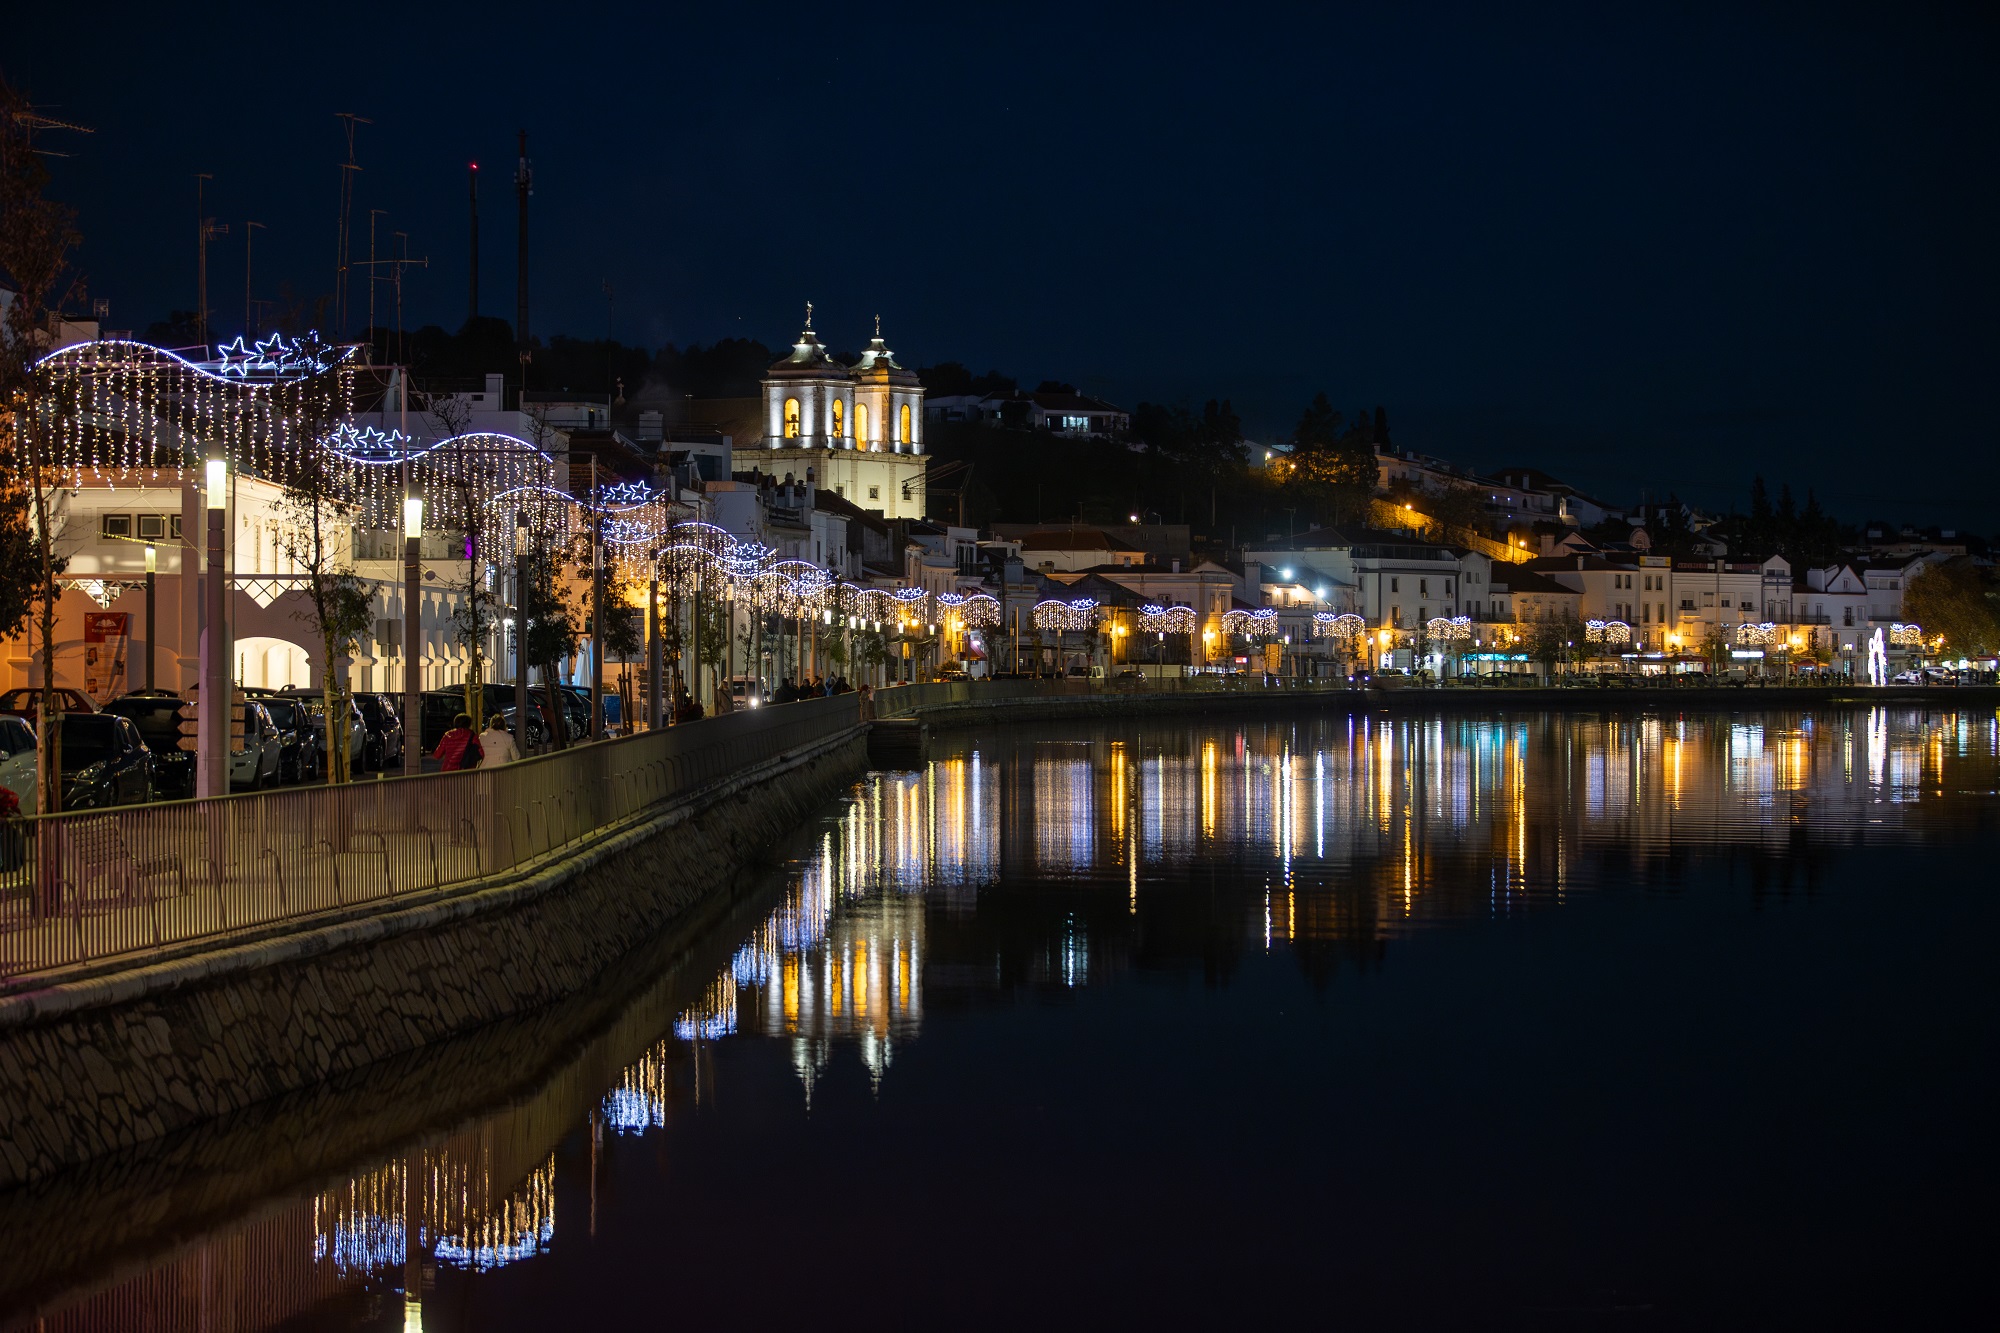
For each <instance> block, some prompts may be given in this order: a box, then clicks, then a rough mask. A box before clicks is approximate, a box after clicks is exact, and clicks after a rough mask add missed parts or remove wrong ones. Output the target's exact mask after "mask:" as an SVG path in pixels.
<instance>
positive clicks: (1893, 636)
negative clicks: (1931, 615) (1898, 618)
mask: <svg viewBox="0 0 2000 1333" xmlns="http://www.w3.org/2000/svg"><path fill="white" fill-rule="evenodd" d="M1889 642H1890V643H1891V644H1893V645H1895V646H1896V647H1898V648H1921V647H1923V643H1924V627H1923V626H1922V625H1904V624H1901V623H1898V622H1895V621H1891V622H1890V624H1889Z"/></svg>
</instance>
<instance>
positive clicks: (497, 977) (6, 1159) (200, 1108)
mask: <svg viewBox="0 0 2000 1333" xmlns="http://www.w3.org/2000/svg"><path fill="white" fill-rule="evenodd" d="M863 755H864V742H863V740H862V738H861V736H860V735H859V734H858V733H857V734H855V735H854V736H852V737H849V738H846V739H844V740H841V741H839V742H837V743H835V744H833V745H830V746H827V747H824V748H822V749H820V750H819V751H817V752H816V753H814V754H813V755H811V756H810V757H801V758H799V759H796V760H794V761H792V763H791V764H790V766H789V767H787V768H786V769H784V770H783V771H782V772H775V773H772V772H767V773H763V774H760V775H757V777H756V778H755V780H750V781H745V782H742V783H739V784H736V785H735V786H732V787H730V788H725V789H723V790H721V791H719V792H716V793H713V794H712V795H710V796H709V797H707V798H706V799H704V800H703V802H702V803H701V804H700V805H699V806H698V807H686V808H678V809H672V810H669V811H667V812H665V813H663V814H661V815H660V816H658V817H656V818H654V819H652V820H650V821H648V822H647V823H645V824H644V825H640V826H635V827H628V828H626V829H623V830H619V831H616V832H614V833H613V834H610V835H607V836H606V837H605V838H603V839H602V840H600V841H599V842H597V843H595V844H591V845H589V846H587V847H586V848H584V849H583V850H581V851H579V852H577V853H576V854H574V855H571V856H569V857H567V858H564V859H563V860H561V861H560V862H558V863H555V864H553V865H551V866H549V867H546V868H543V869H541V870H539V871H537V872H533V873H530V874H528V875H525V876H521V877H518V878H515V879H511V880H508V881H504V882H499V883H495V884H493V885H489V886H481V887H479V888H476V889H470V890H460V891H458V892H456V893H454V894H452V895H451V896H450V897H449V898H448V899H433V900H431V901H428V902H425V903H417V904H414V905H412V906H410V907H407V908H403V909H401V910H396V911H390V912H383V913H378V914H374V915H372V916H370V917H368V918H367V919H366V921H365V922H364V923H362V924H361V925H360V927H359V928H357V927H356V924H355V923H353V922H349V923H346V924H345V925H344V926H342V927H339V928H327V929H325V930H323V931H320V932H317V936H318V937H316V933H315V932H296V933H294V934H292V935H289V936H287V937H285V938H284V939H283V940H280V941H264V942H259V943H257V944H254V945H251V946H247V947H244V948H239V949H236V950H233V951H230V950H225V951H222V955H221V956H222V961H220V962H217V961H215V960H213V959H211V960H206V962H207V966H206V967H205V968H204V969H202V970H200V971H199V972H197V973H195V974H194V975H196V978H197V979H194V980H188V979H187V978H188V977H189V976H190V974H191V970H190V969H188V968H187V967H185V966H183V967H180V968H178V969H175V970H172V971H171V973H169V972H168V970H167V969H162V972H163V975H162V977H161V978H160V980H159V982H158V984H157V985H150V986H147V985H142V986H138V987H135V986H134V985H133V976H132V974H125V975H123V976H121V977H120V978H118V982H117V986H116V987H115V988H112V987H104V988H103V989H104V991H105V992H106V998H105V1000H104V1001H103V1002H102V1003H81V1004H75V1005H71V1006H70V1007H68V1008H67V1009H66V1010H64V1009H60V1008H57V1009H56V1011H54V1012H50V1008H51V1007H50V1006H44V1009H43V1011H42V1012H40V1013H37V1014H35V1015H34V1016H32V1017H30V1018H28V1019H27V1020H25V1021H15V1020H12V1019H10V1020H9V1021H7V1022H6V1023H5V1024H4V1025H0V1188H6V1187H9V1186H13V1185H18V1184H22V1183H25V1182H29V1181H34V1180H38V1179H42V1178H45V1177H48V1176H50V1175H52V1174H54V1173H55V1172H58V1171H60V1170H63V1169H64V1168H66V1167H69V1166H72V1165H74V1164H76V1163H80V1162H85V1161H89V1160H91V1159H93V1158H97V1157H101V1156H102V1155H104V1154H106V1153H110V1152H115V1151H117V1150H119V1149H122V1148H129V1147H132V1146H135V1145H138V1144H141V1143H146V1142H149V1141H153V1140H158V1139H162V1138H165V1137H167V1136H169V1135H172V1134H175V1133H176V1132H178V1131H181V1130H185V1129H188V1128H191V1127H194V1126H198V1125H201V1124H203V1123H204V1122H208V1121H211V1120H214V1119H216V1118H218V1117H226V1116H229V1115H232V1114H234V1113H238V1112H241V1111H243V1110H245V1109H246V1108H249V1107H252V1106H255V1105H257V1104H258V1103H260V1102H264V1101H266V1100H268V1099H271V1098H274V1097H278V1096H281V1095H283V1094H285V1093H289V1092H294V1091H297V1090H299V1089H302V1088H307V1087H310V1086H311V1085H313V1084H314V1083H317V1082H320V1081H322V1080H325V1079H328V1078H333V1077H336V1076H339V1075H342V1074H345V1073H348V1072H350V1071H354V1070H358V1069H362V1068H364V1067H366V1066H369V1065H371V1064H374V1063H376V1062H378V1061H381V1060H384V1059H388V1058H390V1057H392V1056H396V1055H399V1054H402V1053H404V1052H408V1051H411V1050H415V1049H417V1048H420V1047H422V1046H425V1045H426V1044H428V1043H433V1042H438V1041H442V1040H444V1039H446V1038H449V1037H451V1036H453V1035H455V1034H458V1033H463V1032H466V1031H469V1030H471V1029H474V1028H477V1027H478V1026H480V1025H482V1024H485V1023H490V1022H492V1021H494V1020H496V1019H500V1018H505V1017H508V1016H510V1015H516V1014H522V1013H528V1012H531V1011H533V1010H536V1009H539V1008H541V1007H543V1006H546V1005H548V1004H551V1003H553V1002H555V1001H557V1000H560V999H561V998H563V997H564V996H566V995H569V994H571V993H573V992H575V991H577V990H578V989H580V988H582V987H586V986H588V985H590V984H591V983H592V981H593V980H595V979H596V978H598V977H599V976H601V975H602V974H603V973H605V972H606V970H607V969H609V968H610V967H611V966H612V965H613V964H615V963H616V962H617V961H618V960H619V959H620V958H621V957H623V956H625V955H626V954H628V953H629V952H631V951H632V950H634V949H636V948H638V947H640V946H641V945H644V944H646V943H647V942H649V941H651V940H653V939H655V938H657V937H658V936H659V935H660V934H661V933H662V932H663V931H666V930H668V929H669V928H671V927H673V926H674V925H675V924H676V922H677V921H678V920H679V919H681V918H682V917H683V916H684V915H685V914H686V913H687V912H688V911H689V909H690V908H691V907H693V906H695V905H696V904H698V903H699V902H700V901H701V900H702V899H703V898H704V897H705V896H706V895H709V894H710V893H712V892H715V891H716V890H717V889H718V888H719V887H720V886H723V885H726V884H727V883H729V881H730V880H731V879H732V877H733V876H734V875H735V873H736V871H737V870H738V869H740V868H741V867H742V866H743V865H744V864H745V863H746V862H747V861H749V860H750V859H752V858H754V857H755V856H756V855H757V854H758V853H759V852H760V850H762V849H764V848H766V847H768V846H770V845H771V844H773V843H775V842H777V841H778V840H780V839H781V838H782V837H783V836H785V835H786V834H788V833H789V832H790V831H792V830H793V829H795V828H796V827H797V826H798V824H799V822H800V821H801V820H802V819H804V818H805V817H806V816H807V815H808V814H809V813H810V812H811V811H812V810H814V809H815V808H816V807H818V806H819V805H821V804H823V803H824V802H825V801H826V800H828V799H829V798H830V797H831V796H833V795H834V794H835V793H836V792H838V791H839V790H840V789H841V788H842V787H844V786H845V785H846V784H847V783H848V782H850V781H852V780H853V778H854V776H855V775H856V773H857V772H858V771H859V770H860V769H861V767H862V766H863ZM231 955H234V956H231ZM83 984H84V985H88V984H90V983H83ZM135 991H136V992H137V993H136V994H135V993H134V992H135Z"/></svg>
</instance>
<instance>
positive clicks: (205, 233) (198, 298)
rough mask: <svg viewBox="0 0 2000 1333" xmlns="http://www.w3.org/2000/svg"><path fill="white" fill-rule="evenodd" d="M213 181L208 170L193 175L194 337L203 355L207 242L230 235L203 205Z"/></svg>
mask: <svg viewBox="0 0 2000 1333" xmlns="http://www.w3.org/2000/svg"><path fill="white" fill-rule="evenodd" d="M214 179H215V177H214V176H212V175H210V174H209V173H208V172H206V171H197V172H196V173H195V174H194V284H195V316H194V319H195V334H196V337H197V339H198V340H199V341H200V343H201V346H202V354H203V355H204V356H205V355H207V353H208V243H209V242H210V241H212V240H214V239H215V238H216V237H218V236H227V235H228V234H229V224H228V223H226V222H217V221H216V220H215V219H214V218H212V217H209V216H208V211H207V208H206V207H205V206H204V204H203V202H202V186H203V185H204V184H206V183H207V182H209V181H212V180H214Z"/></svg>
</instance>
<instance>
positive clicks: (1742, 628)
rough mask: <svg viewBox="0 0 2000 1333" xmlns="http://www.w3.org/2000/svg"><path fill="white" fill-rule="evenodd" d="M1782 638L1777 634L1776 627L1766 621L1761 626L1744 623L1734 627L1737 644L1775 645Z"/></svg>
mask: <svg viewBox="0 0 2000 1333" xmlns="http://www.w3.org/2000/svg"><path fill="white" fill-rule="evenodd" d="M1782 637H1783V635H1781V634H1780V633H1779V631H1778V627H1777V626H1776V625H1774V624H1772V623H1771V622H1770V621H1768V620H1767V621H1765V622H1764V623H1763V624H1761V625H1757V624H1750V623H1747V622H1746V623H1745V624H1741V625H1738V626H1737V627H1736V642H1738V643H1744V644H1748V643H1760V644H1761V643H1776V642H1777V641H1778V640H1779V639H1780V638H1782Z"/></svg>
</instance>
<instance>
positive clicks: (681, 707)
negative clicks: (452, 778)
mask: <svg viewBox="0 0 2000 1333" xmlns="http://www.w3.org/2000/svg"><path fill="white" fill-rule="evenodd" d="M853 692H854V686H853V685H851V684H849V683H848V680H847V678H846V677H845V676H825V677H822V676H814V677H812V678H811V679H809V680H805V681H802V682H801V681H794V680H792V679H791V677H789V676H787V677H786V678H785V679H784V680H783V681H781V682H779V684H778V688H777V689H776V690H775V691H774V692H773V693H772V695H771V702H772V703H779V704H789V703H797V702H799V701H800V700H801V699H819V698H830V697H831V696H833V695H836V694H852V693H853ZM861 692H862V693H863V694H864V695H865V694H867V693H868V692H869V690H868V687H867V686H866V685H864V686H862V687H861ZM727 699H728V696H727V695H726V694H718V695H717V696H716V711H717V712H718V713H720V712H727V711H728V706H727V703H726V700H727ZM704 715H705V714H704V710H703V709H702V706H701V704H700V703H698V702H697V701H696V700H695V697H694V696H693V695H692V694H690V693H688V690H687V687H686V686H685V685H683V686H681V688H680V690H679V691H678V692H677V693H676V694H675V696H674V707H673V720H674V722H675V724H676V725H678V724H680V723H682V722H694V721H698V720H699V719H700V718H702V717H703V716H704ZM431 754H432V756H433V757H434V758H436V760H437V761H438V769H439V771H441V772H445V773H456V772H459V771H461V770H463V769H469V768H498V767H500V766H501V765H502V764H511V763H513V762H514V761H515V760H516V759H519V758H520V757H521V747H520V746H519V745H517V744H516V743H515V741H514V737H513V735H512V734H511V733H509V732H508V730H507V723H506V721H505V719H503V718H502V717H501V716H500V714H498V713H494V714H493V715H491V716H490V717H488V718H487V719H486V729H485V730H484V731H478V732H475V731H474V730H473V729H472V714H470V713H460V714H459V715H458V716H457V717H454V718H453V719H452V720H451V729H450V730H449V731H447V732H445V734H444V736H443V737H442V738H441V739H440V740H439V741H438V744H437V749H435V750H433V751H432V752H431Z"/></svg>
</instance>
